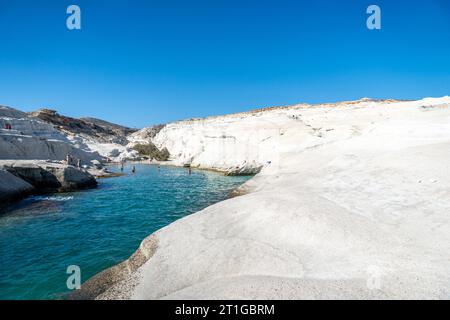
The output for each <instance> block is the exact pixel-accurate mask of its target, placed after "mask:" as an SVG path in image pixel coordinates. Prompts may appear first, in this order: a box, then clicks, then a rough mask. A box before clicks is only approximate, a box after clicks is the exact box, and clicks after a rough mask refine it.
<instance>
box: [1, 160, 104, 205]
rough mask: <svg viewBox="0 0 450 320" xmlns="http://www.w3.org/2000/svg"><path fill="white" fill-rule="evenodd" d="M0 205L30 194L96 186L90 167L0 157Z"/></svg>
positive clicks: (8, 203)
mask: <svg viewBox="0 0 450 320" xmlns="http://www.w3.org/2000/svg"><path fill="white" fill-rule="evenodd" d="M0 186H1V187H0V203H1V207H0V209H3V210H4V209H5V208H6V207H7V206H9V205H11V204H12V203H14V202H15V201H17V200H20V199H22V198H24V197H27V196H29V195H32V194H42V193H52V192H70V191H76V190H81V189H89V188H95V187H96V186H97V181H96V179H95V178H94V176H93V175H92V174H91V173H90V172H89V170H84V169H80V168H76V167H74V166H71V165H67V164H64V163H60V162H56V161H45V160H35V161H33V160H0Z"/></svg>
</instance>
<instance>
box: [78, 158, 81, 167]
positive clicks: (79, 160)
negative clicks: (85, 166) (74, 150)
mask: <svg viewBox="0 0 450 320" xmlns="http://www.w3.org/2000/svg"><path fill="white" fill-rule="evenodd" d="M77 167H78V168H81V159H78V160H77Z"/></svg>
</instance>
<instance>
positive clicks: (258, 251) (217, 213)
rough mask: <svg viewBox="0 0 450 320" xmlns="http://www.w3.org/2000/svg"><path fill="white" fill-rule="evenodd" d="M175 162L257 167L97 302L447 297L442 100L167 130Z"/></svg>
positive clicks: (160, 235) (448, 200) (162, 137)
mask: <svg viewBox="0 0 450 320" xmlns="http://www.w3.org/2000/svg"><path fill="white" fill-rule="evenodd" d="M152 141H154V142H155V143H156V144H157V145H158V146H159V147H167V148H168V150H169V151H170V153H171V155H172V157H173V161H174V162H175V163H178V164H184V163H190V164H191V165H193V166H199V167H202V168H214V169H219V170H224V171H228V170H234V169H236V167H238V168H241V169H242V168H244V167H245V166H248V167H251V168H259V167H262V169H261V172H260V173H259V174H258V175H256V176H255V177H254V178H253V179H251V180H250V181H249V182H248V183H246V184H245V185H244V186H243V189H245V190H246V191H247V192H248V193H247V194H245V195H243V196H240V197H237V198H233V199H229V200H227V201H224V202H221V203H218V204H216V205H213V206H211V207H208V208H206V209H205V210H203V211H200V212H198V213H196V214H193V215H191V216H188V217H186V218H183V219H180V220H178V221H176V222H175V223H173V224H171V225H169V226H167V227H165V228H163V229H161V230H159V231H158V232H156V233H155V234H154V235H153V237H152V239H153V240H152V241H153V242H155V243H157V248H156V249H155V250H154V252H152V253H151V255H149V256H148V257H147V258H148V260H147V261H146V262H145V263H144V264H143V265H142V266H141V267H140V268H138V269H137V270H136V271H135V272H132V273H130V274H128V275H126V279H125V280H124V281H121V282H119V283H117V284H116V285H114V286H112V287H111V288H110V289H109V290H107V291H106V292H105V293H104V294H102V295H100V296H99V298H111V297H112V298H114V297H120V298H133V299H162V298H175V299H177V298H193V299H215V298H225V299H278V298H281V299H293V298H319V299H321V298H337V299H340V298H391V299H396V298H441V299H448V298H449V297H450V273H449V270H450V259H449V256H450V214H449V213H450V98H449V97H443V98H439V99H423V100H420V101H371V100H367V99H366V100H362V101H357V102H347V103H339V104H331V105H318V106H306V105H299V106H291V107H286V108H278V109H271V110H266V111H261V112H251V113H244V114H237V115H230V116H223V117H214V118H208V119H203V120H192V121H181V122H176V123H173V124H169V125H167V126H165V127H164V128H163V129H162V130H161V131H160V132H159V133H158V134H157V135H156V136H155V137H154V138H153V139H152Z"/></svg>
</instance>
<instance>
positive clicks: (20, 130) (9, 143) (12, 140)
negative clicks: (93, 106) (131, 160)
mask: <svg viewBox="0 0 450 320" xmlns="http://www.w3.org/2000/svg"><path fill="white" fill-rule="evenodd" d="M7 124H9V125H11V127H12V129H6V128H5V125H7ZM94 151H95V150H94ZM94 151H93V150H91V149H89V148H88V147H87V146H86V145H85V144H84V143H83V140H82V139H80V138H79V137H71V136H67V135H65V134H63V133H61V132H60V131H58V130H57V129H55V128H54V127H53V126H52V125H50V124H48V123H45V122H44V121H41V120H40V119H38V118H36V117H32V116H29V115H27V114H26V113H24V112H21V111H19V110H15V109H13V108H9V107H3V106H0V159H38V160H46V159H47V160H64V159H65V158H66V155H67V154H68V153H70V154H71V155H73V156H74V157H75V158H76V159H81V160H82V161H83V162H84V163H86V162H89V161H91V160H93V159H97V160H101V159H102V158H101V156H100V155H99V154H98V153H96V152H94Z"/></svg>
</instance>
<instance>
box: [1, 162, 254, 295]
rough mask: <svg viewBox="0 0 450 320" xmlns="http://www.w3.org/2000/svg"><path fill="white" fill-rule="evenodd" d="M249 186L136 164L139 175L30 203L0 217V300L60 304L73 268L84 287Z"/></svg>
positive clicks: (207, 173) (217, 176) (127, 174)
mask: <svg viewBox="0 0 450 320" xmlns="http://www.w3.org/2000/svg"><path fill="white" fill-rule="evenodd" d="M111 169H112V170H115V171H119V168H118V167H117V168H115V167H111ZM248 179H249V177H242V176H237V177H234V176H233V177H227V176H224V175H223V174H219V173H215V172H210V171H200V170H193V171H192V173H191V174H189V172H188V170H187V169H185V168H175V167H161V168H159V169H158V167H157V166H153V165H144V164H138V165H136V173H135V174H132V173H131V166H129V167H125V175H124V176H121V177H116V178H111V179H100V180H99V186H98V188H97V189H94V190H86V191H80V192H74V193H67V194H52V195H44V196H42V195H41V196H36V197H30V198H27V199H25V200H23V201H21V202H20V203H19V204H17V205H16V206H15V207H14V208H13V209H12V211H10V212H9V213H7V214H5V215H3V216H1V217H0V248H1V249H0V260H1V273H0V286H1V290H0V298H2V299H5V298H8V299H47V298H53V299H57V298H62V297H64V296H65V295H66V294H67V293H68V291H69V290H68V289H67V286H66V281H67V277H68V276H69V275H68V274H67V273H66V270H67V267H68V266H69V265H76V266H79V267H80V270H81V281H82V282H84V281H86V280H88V279H89V278H90V277H92V276H93V275H95V274H97V273H98V272H101V271H102V270H105V269H106V268H109V267H111V266H113V265H116V264H118V263H120V262H121V261H123V260H125V259H127V258H129V256H130V255H132V254H133V253H134V252H135V251H136V249H137V248H138V247H139V244H140V243H141V241H142V240H143V239H144V238H146V237H147V236H148V235H150V234H151V233H153V232H154V231H156V230H158V229H160V228H162V227H164V226H166V225H168V224H170V223H171V222H173V221H175V220H177V219H179V218H182V217H184V216H186V215H189V214H191V213H194V212H196V211H199V210H201V209H203V208H205V207H207V206H209V205H211V204H213V203H216V202H219V201H222V200H224V199H226V198H227V196H228V195H229V194H230V192H231V191H232V190H234V189H235V188H236V187H238V186H239V185H241V184H242V183H244V182H245V181H246V180H248Z"/></svg>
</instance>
